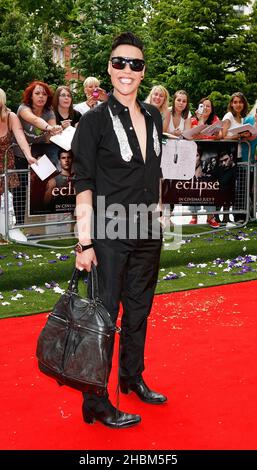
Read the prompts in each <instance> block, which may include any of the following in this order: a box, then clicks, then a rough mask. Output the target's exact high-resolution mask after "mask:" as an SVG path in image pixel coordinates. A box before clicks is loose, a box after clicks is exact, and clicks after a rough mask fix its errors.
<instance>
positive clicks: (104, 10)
mask: <svg viewBox="0 0 257 470" xmlns="http://www.w3.org/2000/svg"><path fill="white" fill-rule="evenodd" d="M250 3H251V2H250V1H248V0H236V1H233V0H222V2H220V1H218V0H205V1H202V0H179V1H178V0H0V33H1V36H0V67H1V82H0V86H2V87H3V88H4V89H5V90H6V91H7V94H8V98H9V100H10V102H11V103H16V102H17V100H18V101H19V97H20V94H21V91H22V90H23V89H24V88H25V86H26V85H27V83H28V82H30V81H31V80H32V79H34V78H40V79H42V80H45V81H46V82H47V83H49V84H51V85H54V86H55V85H57V84H60V83H63V81H64V71H63V70H62V69H61V68H60V67H57V66H56V65H55V64H53V61H52V39H53V36H54V35H59V36H62V37H64V38H65V39H66V41H67V40H68V41H69V43H70V44H72V45H74V46H75V48H76V49H75V54H74V58H73V64H72V65H73V66H74V68H76V69H77V70H78V72H79V74H80V75H81V76H84V77H86V76H89V75H93V76H96V77H98V78H99V79H100V80H101V85H102V86H103V88H105V89H107V90H109V89H110V87H111V83H110V81H109V77H108V74H107V64H108V59H109V53H110V47H111V43H112V41H113V38H114V37H115V36H116V35H117V34H119V33H120V32H122V31H128V30H130V31H132V32H133V33H135V34H136V35H138V36H139V37H140V38H141V39H142V40H143V42H144V44H145V50H146V62H147V73H146V75H145V79H144V81H143V82H142V85H141V87H140V90H141V92H140V94H141V95H140V97H141V98H144V97H145V96H146V95H147V94H148V92H149V90H150V88H151V86H152V85H154V84H156V83H161V84H163V85H164V86H166V87H167V88H168V90H169V92H170V94H171V95H172V94H173V93H174V92H175V91H176V90H178V89H185V90H187V92H188V93H189V95H190V98H191V102H192V106H193V107H194V106H196V104H197V102H198V101H199V99H200V98H201V97H203V96H206V95H211V96H212V98H213V99H214V102H215V104H216V105H217V110H218V114H219V115H220V116H221V115H222V114H223V113H224V111H225V108H226V104H227V101H228V97H229V95H231V93H233V92H234V91H238V90H240V91H242V92H244V93H245V94H246V96H247V98H248V100H249V102H250V103H253V102H254V101H255V99H256V95H257V62H256V61H255V57H256V52H257V5H256V1H255V2H254V5H253V10H252V13H251V14H250V15H245V14H242V9H241V8H242V6H247V5H249V4H250ZM79 85H80V90H81V92H82V83H81V81H80V82H79ZM81 96H83V93H81ZM78 98H79V97H78Z"/></svg>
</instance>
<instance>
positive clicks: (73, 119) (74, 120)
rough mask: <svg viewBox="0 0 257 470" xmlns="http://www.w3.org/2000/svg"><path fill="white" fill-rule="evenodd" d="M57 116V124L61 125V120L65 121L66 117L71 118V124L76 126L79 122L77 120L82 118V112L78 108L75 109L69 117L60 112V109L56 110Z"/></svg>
mask: <svg viewBox="0 0 257 470" xmlns="http://www.w3.org/2000/svg"><path fill="white" fill-rule="evenodd" d="M54 113H55V117H56V124H58V125H61V121H65V120H66V119H71V126H73V127H75V124H77V122H79V120H80V118H81V114H80V113H79V112H78V111H76V109H73V112H72V113H71V115H70V116H69V117H68V118H64V117H63V116H62V115H61V114H60V113H59V111H58V110H57V111H55V112H54Z"/></svg>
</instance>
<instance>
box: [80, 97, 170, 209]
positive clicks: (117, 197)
mask: <svg viewBox="0 0 257 470" xmlns="http://www.w3.org/2000/svg"><path fill="white" fill-rule="evenodd" d="M138 104H139V106H140V110H141V112H142V113H143V114H144V116H145V122H146V129H147V146H146V160H145V162H144V160H143V157H142V153H141V150H140V146H139V142H138V138H137V135H136V132H135V130H134V128H133V124H132V121H131V118H130V113H129V110H128V108H127V107H126V106H123V105H122V104H121V103H120V102H119V101H117V100H116V99H115V97H114V96H113V94H111V95H110V97H109V99H108V101H107V102H104V103H101V104H100V105H98V106H97V107H95V108H94V109H92V110H90V111H88V112H87V113H86V114H84V115H83V116H82V118H81V119H80V122H79V125H78V127H77V130H76V133H75V136H74V138H73V142H72V151H73V154H74V170H75V175H76V176H75V189H76V193H77V194H79V193H80V192H82V191H85V190H88V189H90V190H92V191H93V205H94V207H96V196H105V198H106V207H107V206H109V205H110V204H117V203H118V204H122V205H123V206H124V207H126V208H128V205H129V204H140V203H143V204H146V205H147V206H148V205H150V204H153V203H155V204H156V203H158V201H159V181H160V178H161V177H162V173H161V169H160V163H161V137H162V119H161V115H160V113H159V111H158V109H157V108H156V107H154V106H152V105H150V104H146V103H140V102H138ZM109 108H110V110H111V113H110V110H109ZM111 114H112V116H111ZM114 127H115V130H116V132H115V130H114ZM117 127H118V128H119V129H118V134H119V136H120V137H119V140H118V136H117ZM124 131H125V132H124ZM124 138H125V141H126V142H124ZM128 150H129V151H130V153H131V155H128Z"/></svg>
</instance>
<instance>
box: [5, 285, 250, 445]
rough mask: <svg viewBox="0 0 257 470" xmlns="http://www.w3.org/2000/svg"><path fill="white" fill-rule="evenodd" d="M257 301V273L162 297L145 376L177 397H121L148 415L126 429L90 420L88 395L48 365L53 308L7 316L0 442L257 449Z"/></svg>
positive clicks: (151, 327) (124, 405) (151, 329)
mask: <svg viewBox="0 0 257 470" xmlns="http://www.w3.org/2000/svg"><path fill="white" fill-rule="evenodd" d="M256 302H257V281H251V282H244V283H240V284H230V285H226V286H220V287H211V288H208V289H200V290H195V291H186V292H181V293H175V294H165V295H160V296H156V297H155V302H154V307H153V312H152V315H151V318H150V320H149V330H148V343H147V350H146V366H147V367H146V372H145V375H144V377H145V379H146V381H147V382H148V383H149V384H150V385H151V387H153V388H154V389H156V390H157V391H162V392H163V393H165V394H167V395H168V398H169V402H168V404H166V405H163V406H151V405H147V404H144V403H142V402H140V401H139V400H138V399H137V397H136V396H135V395H134V394H133V395H129V396H125V395H121V398H120V408H121V409H122V410H125V411H129V412H132V413H134V412H139V413H140V414H141V416H142V423H141V424H140V425H139V426H137V427H134V428H129V429H124V430H111V429H109V428H106V427H104V426H103V425H101V424H100V423H95V424H94V425H87V424H84V423H83V421H82V417H81V409H80V408H81V396H80V393H79V392H76V391H73V390H71V389H69V388H68V387H58V385H57V384H56V383H55V382H54V381H53V380H52V379H50V378H47V377H46V376H44V375H43V374H41V373H40V372H39V371H38V369H37V362H36V359H35V347H36V341H37V337H38V334H39V332H40V330H41V328H42V326H43V324H44V323H45V320H46V315H34V316H27V317H20V318H11V319H6V320H1V323H0V325H1V339H0V348H1V351H0V358H1V362H0V374H1V389H0V403H1V430H0V448H1V449H74V450H76V449H87V450H92V449H104V450H106V449H110V450H113V449H116V450H118V449H128V450H129V449H135V450H136V449H150V450H157V449H158V450H162V449H172V450H182V449H188V450H190V449H208V450H209V449H239V450H240V449H257V406H256V397H257V367H256V362H257V357H256V340H257V318H256ZM115 362H116V358H115ZM115 371H116V369H115ZM115 371H114V372H115ZM113 375H114V374H113ZM115 383H116V378H115V377H113V376H112V382H111V387H110V388H111V390H110V392H111V398H113V397H114V389H115Z"/></svg>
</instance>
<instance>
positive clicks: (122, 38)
mask: <svg viewBox="0 0 257 470" xmlns="http://www.w3.org/2000/svg"><path fill="white" fill-rule="evenodd" d="M122 45H128V46H134V47H137V48H138V49H140V51H142V52H143V49H144V45H143V43H142V41H141V39H139V38H138V37H137V36H135V35H134V34H133V33H131V32H130V31H126V32H125V33H121V34H119V36H117V37H116V38H114V40H113V43H112V51H114V49H116V47H118V46H122Z"/></svg>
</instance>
